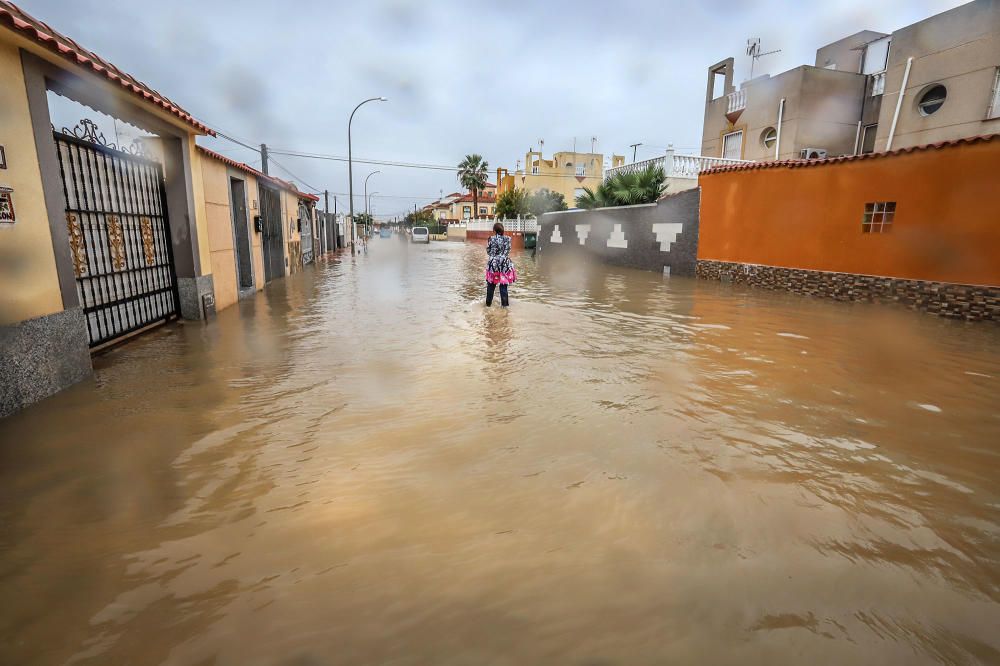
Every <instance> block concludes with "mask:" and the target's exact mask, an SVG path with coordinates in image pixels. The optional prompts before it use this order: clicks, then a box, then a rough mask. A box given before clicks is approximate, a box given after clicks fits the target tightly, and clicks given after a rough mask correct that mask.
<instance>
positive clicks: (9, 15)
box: [0, 0, 215, 136]
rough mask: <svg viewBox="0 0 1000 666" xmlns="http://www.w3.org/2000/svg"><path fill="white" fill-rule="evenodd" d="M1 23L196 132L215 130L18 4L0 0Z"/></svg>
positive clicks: (211, 132) (207, 132) (210, 133)
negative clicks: (157, 108) (180, 121)
mask: <svg viewBox="0 0 1000 666" xmlns="http://www.w3.org/2000/svg"><path fill="white" fill-rule="evenodd" d="M0 25H4V26H6V27H7V28H9V29H11V30H13V31H14V32H17V33H19V34H21V35H23V36H24V37H27V38H28V39H30V40H32V41H34V42H35V43H37V44H39V45H41V46H43V47H45V48H46V49H48V50H49V51H51V52H52V53H55V54H56V55H58V56H61V57H62V58H64V59H66V60H69V61H70V62H73V63H74V64H76V65H79V66H81V67H84V68H89V69H90V70H91V71H93V72H94V73H95V74H97V75H100V76H103V77H104V78H106V79H108V80H109V81H111V82H113V83H116V84H118V85H119V86H121V87H122V88H124V89H126V90H128V91H129V92H131V93H133V94H134V95H136V96H139V97H142V98H143V99H144V100H146V101H148V102H152V103H153V104H155V105H157V106H159V107H160V108H162V109H165V110H166V111H168V112H169V113H171V114H172V115H174V116H176V117H177V118H180V119H181V120H183V121H184V122H186V123H187V124H188V125H190V126H191V127H193V128H195V129H196V130H198V131H199V132H201V133H203V134H209V135H211V136H215V132H213V131H212V129H211V128H210V127H208V126H207V125H205V124H204V123H201V122H199V121H197V120H195V119H194V117H193V116H192V115H191V114H190V113H188V112H187V111H185V110H184V109H182V108H181V107H180V106H178V105H177V104H175V103H174V102H172V101H170V100H169V99H167V98H166V97H165V96H164V95H161V94H160V93H158V92H156V91H155V90H153V89H152V88H150V87H149V86H147V85H146V84H145V83H143V82H142V81H139V80H138V79H136V78H135V77H132V76H129V75H128V74H126V73H124V72H122V71H121V70H120V69H118V68H117V67H115V66H114V65H112V64H111V63H110V62H108V61H107V60H104V59H103V58H101V57H100V56H98V55H97V54H96V53H94V52H93V51H88V50H87V49H85V48H83V47H82V46H80V45H79V44H78V43H77V42H75V41H74V40H72V39H70V38H69V37H67V36H65V35H63V34H61V33H59V32H57V31H56V30H53V29H52V28H51V27H50V26H49V25H48V24H46V23H44V22H42V21H39V20H38V19H36V18H34V17H33V16H31V15H30V14H27V13H26V12H24V10H22V9H20V8H19V7H18V6H17V5H15V4H13V3H11V2H7V0H0Z"/></svg>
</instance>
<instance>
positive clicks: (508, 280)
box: [486, 269, 517, 284]
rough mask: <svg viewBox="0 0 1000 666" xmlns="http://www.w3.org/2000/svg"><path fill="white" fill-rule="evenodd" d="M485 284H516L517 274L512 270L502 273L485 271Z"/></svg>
mask: <svg viewBox="0 0 1000 666" xmlns="http://www.w3.org/2000/svg"><path fill="white" fill-rule="evenodd" d="M486 282H488V283H489V284H514V283H515V282H517V273H516V272H515V271H514V270H513V269H511V270H509V271H506V272H504V273H498V272H496V271H491V270H489V269H487V271H486Z"/></svg>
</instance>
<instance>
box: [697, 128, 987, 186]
mask: <svg viewBox="0 0 1000 666" xmlns="http://www.w3.org/2000/svg"><path fill="white" fill-rule="evenodd" d="M998 138H1000V134H981V135H978V136H970V137H963V138H961V139H951V140H949V141H939V142H937V143H927V144H922V145H919V146H908V147H906V148H897V149H896V150H890V151H888V152H881V153H867V154H865V155H842V156H840V157H828V158H826V159H822V160H774V161H770V162H749V163H747V164H734V165H726V166H716V167H712V168H711V169H706V170H705V171H702V172H701V173H700V174H698V177H699V178H700V177H702V176H714V175H716V174H720V173H730V172H733V171H756V170H759V169H778V168H782V167H785V168H789V169H796V168H804V167H818V166H828V165H831V164H840V163H842V162H857V161H860V160H870V159H882V158H889V157H899V156H901V155H906V154H909V153H919V152H924V151H927V150H947V149H949V148H955V147H958V146H961V145H966V144H977V143H989V142H990V141H993V140H994V139H998Z"/></svg>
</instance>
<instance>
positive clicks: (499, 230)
mask: <svg viewBox="0 0 1000 666" xmlns="http://www.w3.org/2000/svg"><path fill="white" fill-rule="evenodd" d="M493 233H495V234H496V235H497V236H503V224H501V223H500V222H497V223H496V224H494V225H493Z"/></svg>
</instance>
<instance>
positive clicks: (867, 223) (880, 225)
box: [861, 201, 896, 234]
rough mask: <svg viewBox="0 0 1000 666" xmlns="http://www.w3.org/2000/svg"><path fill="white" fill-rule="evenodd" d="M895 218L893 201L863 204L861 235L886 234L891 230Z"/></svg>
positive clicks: (894, 203)
mask: <svg viewBox="0 0 1000 666" xmlns="http://www.w3.org/2000/svg"><path fill="white" fill-rule="evenodd" d="M895 217H896V202H895V201H876V202H874V203H866V204H865V214H864V215H863V216H862V218H861V233H863V234H886V233H889V230H890V229H892V222H893V219H894V218H895Z"/></svg>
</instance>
